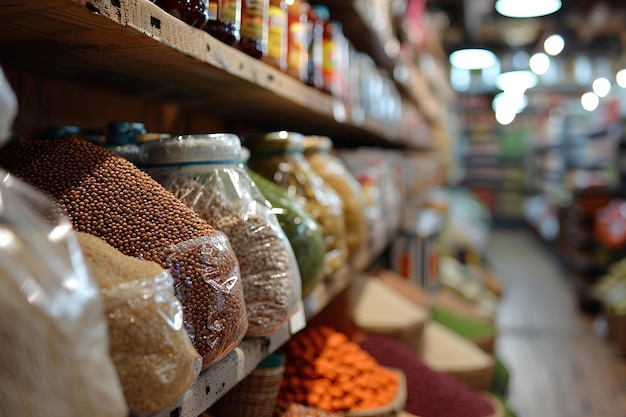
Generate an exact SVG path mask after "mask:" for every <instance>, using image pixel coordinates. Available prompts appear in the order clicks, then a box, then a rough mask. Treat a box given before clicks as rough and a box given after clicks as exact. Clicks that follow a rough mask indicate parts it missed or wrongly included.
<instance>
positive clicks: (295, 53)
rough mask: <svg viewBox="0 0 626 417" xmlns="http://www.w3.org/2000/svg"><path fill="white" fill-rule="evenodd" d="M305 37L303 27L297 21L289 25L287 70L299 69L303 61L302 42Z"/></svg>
mask: <svg viewBox="0 0 626 417" xmlns="http://www.w3.org/2000/svg"><path fill="white" fill-rule="evenodd" d="M305 35H306V28H305V26H304V25H303V24H302V23H300V22H299V21H295V22H293V23H291V24H290V25H289V47H288V50H289V51H288V66H289V68H295V69H298V70H299V69H300V68H301V67H302V65H303V61H304V59H305V56H303V54H304V51H305V50H304V41H305Z"/></svg>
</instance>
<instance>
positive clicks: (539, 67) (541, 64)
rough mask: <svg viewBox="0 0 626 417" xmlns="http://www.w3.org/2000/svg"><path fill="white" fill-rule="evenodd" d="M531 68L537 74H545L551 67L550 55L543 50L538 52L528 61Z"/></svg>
mask: <svg viewBox="0 0 626 417" xmlns="http://www.w3.org/2000/svg"><path fill="white" fill-rule="evenodd" d="M528 64H529V65H530V69H531V71H532V72H534V73H535V74H537V75H543V74H545V73H546V72H548V70H549V69H550V57H549V56H548V55H546V54H544V53H543V52H537V53H536V54H534V55H533V56H531V57H530V61H528Z"/></svg>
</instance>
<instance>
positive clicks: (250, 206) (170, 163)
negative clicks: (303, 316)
mask: <svg viewBox="0 0 626 417" xmlns="http://www.w3.org/2000/svg"><path fill="white" fill-rule="evenodd" d="M240 152H241V143H240V141H239V138H238V137H237V136H236V135H233V134H227V133H216V134H206V135H190V136H178V137H176V138H173V139H170V140H162V141H153V142H148V143H146V144H144V145H143V146H142V147H141V155H142V162H143V164H144V167H145V170H146V172H147V173H148V174H150V175H151V176H152V177H153V178H154V179H156V180H157V181H158V182H159V183H161V184H162V185H163V186H164V187H165V188H166V189H168V190H169V191H170V192H171V193H173V194H174V195H175V196H176V197H177V198H178V199H180V200H181V201H183V202H184V203H185V204H186V205H187V206H188V207H190V208H191V209H193V210H194V211H195V212H196V213H197V214H198V215H199V216H200V217H201V218H202V219H204V220H205V221H207V222H208V223H209V224H211V225H212V226H213V227H214V228H215V229H217V230H220V231H222V232H223V233H224V234H226V236H227V237H228V239H229V241H230V245H231V246H232V248H233V251H234V252H235V255H236V256H237V260H238V261H239V270H240V274H241V282H242V284H243V289H244V299H245V303H246V311H247V315H248V333H247V334H248V335H249V336H267V335H269V334H272V333H274V332H275V331H276V330H278V329H279V328H280V327H281V326H282V325H284V324H285V323H286V322H287V320H288V319H289V317H290V316H291V314H292V313H293V311H294V310H295V307H296V305H297V301H298V300H299V299H300V295H301V289H300V287H301V284H300V274H299V270H298V265H297V261H296V258H295V256H294V254H293V250H292V248H291V245H290V244H289V240H288V239H287V237H286V236H285V234H284V232H283V230H282V229H281V227H280V224H279V223H278V220H277V219H276V216H275V215H274V214H273V212H272V208H271V205H270V204H269V203H268V202H267V200H266V199H265V197H263V195H262V194H261V192H260V190H259V189H258V188H257V187H256V185H255V184H254V182H253V181H252V179H251V178H250V176H249V175H248V173H247V172H246V170H245V169H243V168H242V167H241V166H240V165H239V157H240Z"/></svg>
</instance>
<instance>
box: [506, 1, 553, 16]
mask: <svg viewBox="0 0 626 417" xmlns="http://www.w3.org/2000/svg"><path fill="white" fill-rule="evenodd" d="M561 5H562V4H561V0H498V1H496V11H497V12H498V13H500V14H501V15H503V16H507V17H517V18H526V17H539V16H546V15H549V14H552V13H554V12H556V11H557V10H559V9H560V8H561Z"/></svg>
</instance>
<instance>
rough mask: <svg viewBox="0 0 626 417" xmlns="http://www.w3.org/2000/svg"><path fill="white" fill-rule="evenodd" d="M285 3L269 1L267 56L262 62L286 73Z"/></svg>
mask: <svg viewBox="0 0 626 417" xmlns="http://www.w3.org/2000/svg"><path fill="white" fill-rule="evenodd" d="M287 28H288V21H287V3H286V2H285V0H270V4H269V9H268V36H267V55H266V56H265V57H264V59H263V61H265V62H267V63H268V64H270V65H272V66H273V67H276V68H278V69H279V70H281V71H287V30H288V29H287Z"/></svg>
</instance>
